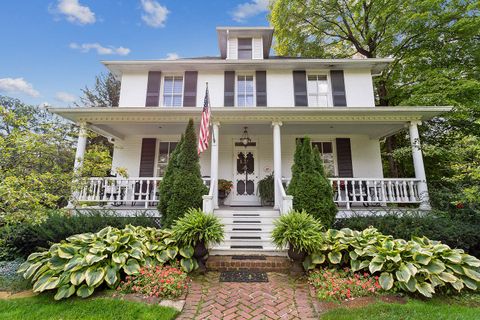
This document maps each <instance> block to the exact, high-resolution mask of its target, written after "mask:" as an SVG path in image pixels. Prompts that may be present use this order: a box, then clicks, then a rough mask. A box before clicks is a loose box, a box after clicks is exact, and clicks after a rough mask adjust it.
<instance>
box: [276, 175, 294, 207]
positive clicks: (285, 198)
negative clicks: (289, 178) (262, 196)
mask: <svg viewBox="0 0 480 320" xmlns="http://www.w3.org/2000/svg"><path fill="white" fill-rule="evenodd" d="M275 183H276V184H277V188H278V191H279V195H278V196H279V197H280V201H279V204H278V207H279V210H280V214H287V213H289V212H290V211H292V209H293V197H292V196H290V195H287V193H286V192H285V188H284V187H283V182H282V180H281V179H277V180H275ZM276 196H277V195H276Z"/></svg>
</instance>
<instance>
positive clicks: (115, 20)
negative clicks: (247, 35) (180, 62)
mask: <svg viewBox="0 0 480 320" xmlns="http://www.w3.org/2000/svg"><path fill="white" fill-rule="evenodd" d="M267 3H268V0H243V1H242V0H240V1H222V0H206V1H201V0H191V1H179V0H15V1H2V3H1V5H0V39H1V44H2V46H1V47H2V49H1V50H0V94H3V95H8V96H11V97H15V98H19V99H21V100H23V101H25V102H27V103H30V104H41V103H45V102H47V103H48V104H49V105H52V106H59V107H61V106H68V105H71V104H72V101H73V100H75V99H78V96H79V95H80V94H81V92H80V89H81V88H83V87H84V86H85V85H88V86H92V84H93V82H94V78H95V75H97V74H99V73H100V72H105V71H106V68H105V67H104V66H103V65H102V64H101V63H100V61H101V60H136V59H165V58H167V57H175V56H178V57H193V56H203V55H219V53H218V48H217V38H216V32H215V27H217V26H233V25H240V26H264V25H268V22H267V19H266V15H267V11H266V4H267Z"/></svg>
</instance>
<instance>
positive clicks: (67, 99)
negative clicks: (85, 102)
mask: <svg viewBox="0 0 480 320" xmlns="http://www.w3.org/2000/svg"><path fill="white" fill-rule="evenodd" d="M55 99H57V100H58V101H61V102H64V103H74V102H75V101H76V100H77V97H75V96H74V95H73V94H70V93H68V92H63V91H59V92H57V93H56V94H55Z"/></svg>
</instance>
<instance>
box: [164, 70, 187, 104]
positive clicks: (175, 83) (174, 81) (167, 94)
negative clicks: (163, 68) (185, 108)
mask: <svg viewBox="0 0 480 320" xmlns="http://www.w3.org/2000/svg"><path fill="white" fill-rule="evenodd" d="M182 93H183V77H182V76H166V77H165V78H164V79H163V106H164V107H181V106H182V98H183V94H182Z"/></svg>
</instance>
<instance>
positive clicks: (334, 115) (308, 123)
mask: <svg viewBox="0 0 480 320" xmlns="http://www.w3.org/2000/svg"><path fill="white" fill-rule="evenodd" d="M450 110H451V107H375V108H342V107H335V108H300V107H295V108H292V107H284V108H258V107H257V108H251V109H248V110H247V109H245V108H212V115H213V119H214V121H218V122H220V124H221V127H220V131H221V133H222V134H239V135H241V133H242V131H243V127H244V126H248V128H249V129H248V130H249V132H250V133H251V134H269V133H271V132H272V131H271V126H270V124H271V123H272V121H282V123H283V127H282V134H306V133H310V134H332V135H333V134H366V135H369V136H370V137H371V138H382V137H385V136H388V135H391V134H393V133H395V132H398V131H400V130H402V129H403V128H404V127H405V125H406V124H407V123H408V122H410V121H424V120H429V119H431V118H432V117H434V116H437V115H439V114H442V113H444V112H447V111H450ZM49 111H50V112H52V113H55V114H58V115H60V116H62V117H64V118H66V119H68V120H71V121H73V122H76V123H82V122H83V123H87V124H88V126H89V127H90V129H92V130H93V131H96V132H97V133H99V134H101V135H104V136H107V137H113V138H116V139H120V140H121V139H123V138H124V137H125V136H128V135H162V134H180V133H181V132H183V130H184V128H185V123H186V122H187V121H188V119H190V118H193V119H194V120H195V121H196V122H198V121H199V119H200V115H201V111H202V109H201V108H178V109H166V108H144V107H143V108H140V107H134V108H132V107H122V108H62V109H60V108H50V109H49Z"/></svg>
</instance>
